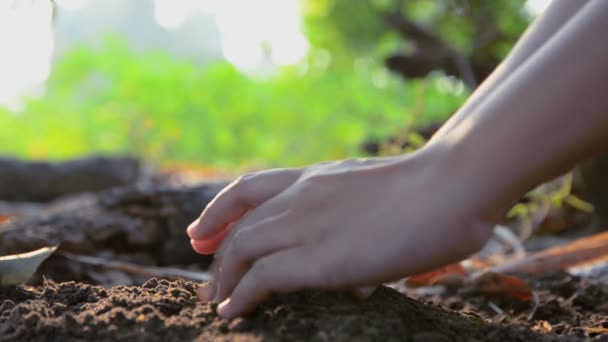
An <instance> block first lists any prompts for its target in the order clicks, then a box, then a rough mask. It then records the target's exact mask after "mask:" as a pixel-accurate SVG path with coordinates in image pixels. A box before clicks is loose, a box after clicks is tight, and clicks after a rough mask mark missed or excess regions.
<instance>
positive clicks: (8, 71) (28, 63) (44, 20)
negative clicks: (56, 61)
mask: <svg viewBox="0 0 608 342" xmlns="http://www.w3.org/2000/svg"><path fill="white" fill-rule="evenodd" d="M13 4H14V5H13V6H3V7H0V47H1V48H0V51H2V53H0V75H1V76H0V104H4V105H8V106H9V107H12V108H16V107H18V106H19V103H18V99H19V97H20V95H23V94H24V93H25V92H26V91H27V90H28V89H31V88H33V87H35V86H37V85H38V86H39V85H40V84H42V83H44V81H46V79H47V77H48V76H49V73H50V70H51V57H52V54H53V31H52V20H51V19H52V5H51V2H50V1H48V0H36V1H27V2H13Z"/></svg>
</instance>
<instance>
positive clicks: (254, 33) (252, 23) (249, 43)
mask: <svg viewBox="0 0 608 342" xmlns="http://www.w3.org/2000/svg"><path fill="white" fill-rule="evenodd" d="M216 5H217V6H216V9H215V11H216V22H217V25H218V28H219V30H220V34H221V36H222V46H223V50H224V51H223V52H224V57H225V58H226V59H227V60H228V61H229V62H231V63H233V64H235V65H236V66H237V67H240V68H243V69H252V68H255V67H257V66H260V64H262V63H263V62H264V54H265V52H264V45H266V46H268V48H269V53H270V56H269V57H270V60H271V61H272V62H273V63H274V64H276V65H279V66H282V65H291V64H296V63H297V62H299V61H300V60H301V59H302V58H304V56H306V53H307V52H308V48H309V44H308V40H307V39H306V36H305V35H304V33H303V32H302V28H301V25H302V23H301V13H300V7H299V5H298V1H297V0H256V1H249V0H223V1H221V0H216Z"/></svg>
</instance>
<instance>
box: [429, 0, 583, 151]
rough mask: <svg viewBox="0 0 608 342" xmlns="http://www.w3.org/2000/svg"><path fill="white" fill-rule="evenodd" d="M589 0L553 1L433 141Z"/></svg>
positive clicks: (461, 117) (448, 129)
mask: <svg viewBox="0 0 608 342" xmlns="http://www.w3.org/2000/svg"><path fill="white" fill-rule="evenodd" d="M587 2H588V0H553V2H552V3H551V5H550V6H549V7H548V8H547V9H546V10H545V12H544V13H543V14H542V15H541V16H540V17H539V18H537V19H536V20H535V21H534V23H532V25H530V27H529V28H528V29H527V30H526V32H525V33H524V35H523V36H522V37H521V38H520V39H519V41H518V42H517V44H515V46H514V47H513V49H512V50H511V53H510V54H509V55H508V56H507V58H506V59H505V60H504V61H503V62H502V63H501V64H500V65H499V66H498V67H497V68H496V69H495V70H494V71H493V72H492V74H491V75H490V76H489V77H488V78H487V79H486V80H485V81H484V82H483V83H482V84H481V85H480V86H479V87H478V88H477V89H476V90H475V92H473V94H472V95H471V96H470V97H469V98H468V99H467V102H466V103H465V104H464V105H463V106H462V107H461V108H460V109H459V110H458V112H456V114H454V115H453V116H452V118H450V120H448V121H447V122H446V123H445V124H444V125H443V126H442V127H441V129H439V131H438V132H437V133H436V134H435V135H434V136H433V139H436V138H437V137H440V136H442V135H443V134H445V133H447V132H449V131H450V130H452V129H454V127H456V126H458V125H459V124H460V123H461V122H462V121H463V120H464V118H466V117H467V116H468V115H469V113H471V112H472V111H473V110H474V109H475V107H476V106H478V105H479V103H480V102H481V101H482V99H484V98H485V97H487V96H488V95H489V94H490V93H492V92H493V91H494V90H496V88H497V87H498V85H500V84H501V83H502V82H504V81H505V80H506V79H507V78H508V77H509V75H511V74H512V73H513V72H515V70H517V68H519V67H520V66H521V65H522V64H523V63H524V62H525V61H526V60H527V59H528V58H529V57H530V56H532V55H533V54H534V53H535V52H536V51H537V50H538V49H539V48H540V47H542V46H543V44H545V42H546V41H548V40H549V39H550V38H551V37H552V36H553V35H554V34H555V33H556V32H557V31H559V29H560V28H562V27H564V26H565V24H566V23H567V22H568V20H570V18H572V17H573V16H574V15H575V14H576V13H577V12H578V10H579V9H581V8H582V7H583V6H584V5H585V4H586V3H587Z"/></svg>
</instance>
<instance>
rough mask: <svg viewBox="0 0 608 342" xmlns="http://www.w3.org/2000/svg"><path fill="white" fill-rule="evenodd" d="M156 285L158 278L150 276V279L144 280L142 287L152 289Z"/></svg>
mask: <svg viewBox="0 0 608 342" xmlns="http://www.w3.org/2000/svg"><path fill="white" fill-rule="evenodd" d="M157 285H158V280H157V279H156V278H151V279H150V280H148V281H146V282H145V283H144V284H143V285H142V287H143V288H146V289H153V288H156V286H157Z"/></svg>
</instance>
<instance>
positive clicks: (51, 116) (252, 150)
mask: <svg viewBox="0 0 608 342" xmlns="http://www.w3.org/2000/svg"><path fill="white" fill-rule="evenodd" d="M311 58H313V57H311ZM309 64H310V65H311V66H310V69H309V70H308V71H307V72H302V70H301V68H302V67H301V66H300V67H292V68H285V69H283V70H281V72H280V73H279V74H277V75H275V76H272V77H269V78H263V79H256V78H251V77H248V76H246V75H244V74H242V73H240V72H239V71H237V70H236V69H235V68H234V67H233V66H231V65H230V64H228V63H225V62H217V63H211V64H207V65H204V66H199V65H195V64H194V63H192V62H189V61H184V60H179V59H176V58H174V57H172V56H170V55H168V54H166V53H162V52H146V53H135V52H132V51H130V50H129V48H128V46H127V45H126V44H125V42H124V41H123V40H121V39H119V38H116V37H112V38H108V39H107V40H106V41H105V43H104V44H102V45H101V46H100V47H98V48H92V47H87V46H82V47H79V48H77V49H74V50H72V51H70V52H69V53H67V54H66V55H65V56H63V57H62V59H61V60H60V61H59V62H58V63H57V64H56V65H55V67H54V69H53V72H52V75H51V77H50V79H49V81H48V91H47V93H46V95H45V96H43V97H42V98H39V99H29V100H27V101H26V104H25V108H24V110H23V111H22V112H20V113H11V112H9V111H8V110H4V111H1V112H0V126H1V127H2V131H3V134H2V135H0V152H2V153H15V154H18V155H21V156H28V157H48V158H65V157H71V156H75V155H81V154H85V153H89V152H91V151H102V152H120V153H132V154H136V155H139V156H142V157H143V158H146V159H148V160H151V161H167V160H171V161H189V162H198V163H203V164H206V165H217V166H223V167H227V166H243V165H251V164H258V165H260V166H275V165H296V164H302V163H310V162H315V161H319V160H323V159H334V158H344V157H348V156H355V155H361V152H360V148H359V146H360V144H361V143H362V142H363V141H364V140H365V139H366V138H370V137H383V136H386V135H390V134H394V133H396V132H398V131H399V130H401V129H403V128H404V126H405V125H406V124H407V118H408V116H410V114H411V112H412V111H414V110H420V108H419V107H420V105H421V103H424V106H425V108H424V115H422V116H421V122H430V121H436V120H442V119H445V117H446V115H447V114H449V113H451V112H452V111H453V110H454V109H455V108H456V107H457V106H458V105H459V104H460V103H461V102H462V99H463V95H462V94H461V95H454V94H453V92H452V90H450V87H449V85H446V84H445V80H442V79H441V78H440V76H437V77H435V80H434V81H433V82H430V83H429V84H427V82H426V81H417V82H409V83H407V84H405V83H404V82H402V81H401V80H399V79H398V78H397V77H395V76H393V75H390V74H389V73H388V72H387V71H385V70H383V69H382V68H381V67H376V68H373V67H371V66H366V65H360V66H359V67H357V68H348V67H341V66H340V65H336V66H334V67H331V68H330V69H322V70H321V69H319V70H315V69H314V66H313V65H314V61H311V63H309Z"/></svg>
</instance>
